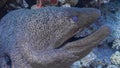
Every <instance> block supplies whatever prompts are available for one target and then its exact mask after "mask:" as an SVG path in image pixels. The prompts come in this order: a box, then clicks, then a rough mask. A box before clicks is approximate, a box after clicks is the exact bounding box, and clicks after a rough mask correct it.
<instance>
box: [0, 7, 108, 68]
mask: <svg viewBox="0 0 120 68" xmlns="http://www.w3.org/2000/svg"><path fill="white" fill-rule="evenodd" d="M100 15H101V14H100V11H99V10H97V9H94V8H62V7H44V8H41V9H36V10H30V9H19V10H15V11H12V12H10V13H9V14H7V15H6V16H5V17H4V18H3V19H2V20H1V21H0V59H2V61H1V62H0V64H1V66H0V68H7V67H9V68H70V65H71V64H72V63H73V62H74V61H76V60H78V59H81V58H83V57H84V56H86V55H87V54H88V53H89V52H90V51H91V50H92V48H94V47H95V46H96V45H97V44H99V43H100V41H102V40H103V39H104V38H105V37H106V36H107V35H108V34H109V33H110V30H109V27H107V26H103V27H101V28H100V29H98V30H97V31H96V32H95V33H93V34H91V35H89V36H87V37H85V38H82V39H78V40H73V41H70V42H66V41H67V40H69V39H70V38H71V37H73V36H74V35H75V34H76V33H78V32H81V31H82V30H83V29H84V28H86V27H88V26H89V25H90V24H92V23H93V22H94V21H95V20H97V18H99V17H100ZM65 42H66V43H65ZM5 57H7V59H5ZM8 62H9V63H8ZM3 63H4V64H3Z"/></svg>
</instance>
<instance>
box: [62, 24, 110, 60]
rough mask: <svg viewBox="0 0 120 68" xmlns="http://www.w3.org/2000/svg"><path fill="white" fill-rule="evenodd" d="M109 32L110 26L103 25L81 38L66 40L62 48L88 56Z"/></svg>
mask: <svg viewBox="0 0 120 68" xmlns="http://www.w3.org/2000/svg"><path fill="white" fill-rule="evenodd" d="M109 34H110V29H109V27H108V26H102V27H101V28H99V29H98V30H97V31H96V32H94V33H93V34H91V35H89V36H87V37H85V38H82V39H80V38H79V39H76V40H72V41H70V42H69V41H68V42H66V43H65V44H64V45H63V47H62V48H63V49H65V50H68V51H69V52H72V53H73V54H75V55H77V56H80V57H81V58H82V57H84V56H86V55H87V54H88V53H89V52H90V51H91V50H92V49H93V48H94V47H95V46H96V45H98V44H99V43H100V42H101V41H102V40H103V39H104V38H105V37H106V36H108V35H109ZM81 54H82V55H81Z"/></svg>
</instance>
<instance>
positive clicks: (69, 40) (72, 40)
mask: <svg viewBox="0 0 120 68" xmlns="http://www.w3.org/2000/svg"><path fill="white" fill-rule="evenodd" d="M76 35H77V34H75V35H74V36H72V37H70V38H69V39H67V40H66V41H65V42H64V43H63V44H62V45H61V46H59V47H57V48H56V49H59V48H61V47H63V46H64V45H65V44H67V43H69V42H74V41H77V40H81V39H82V38H85V37H87V36H88V35H87V36H83V37H82V36H79V37H76Z"/></svg>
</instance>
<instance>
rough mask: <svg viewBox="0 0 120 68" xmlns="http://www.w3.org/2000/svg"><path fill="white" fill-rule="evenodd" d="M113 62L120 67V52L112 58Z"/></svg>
mask: <svg viewBox="0 0 120 68" xmlns="http://www.w3.org/2000/svg"><path fill="white" fill-rule="evenodd" d="M110 59H111V62H112V63H113V64H116V65H119V66H120V52H119V51H116V52H115V53H114V54H113V55H112V56H111V57H110Z"/></svg>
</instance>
